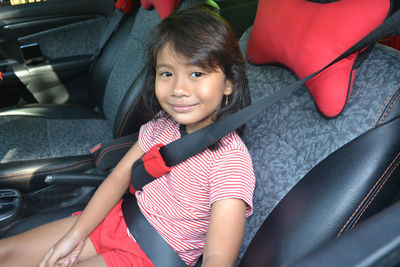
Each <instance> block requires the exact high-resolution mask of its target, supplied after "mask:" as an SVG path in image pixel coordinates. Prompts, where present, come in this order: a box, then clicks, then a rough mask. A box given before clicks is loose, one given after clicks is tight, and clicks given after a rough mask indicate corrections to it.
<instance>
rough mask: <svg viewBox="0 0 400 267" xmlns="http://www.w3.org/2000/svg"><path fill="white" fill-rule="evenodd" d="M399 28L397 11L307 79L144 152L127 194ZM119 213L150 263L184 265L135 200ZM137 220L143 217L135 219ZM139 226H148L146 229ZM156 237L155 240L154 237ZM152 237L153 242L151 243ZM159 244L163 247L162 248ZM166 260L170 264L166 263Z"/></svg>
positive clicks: (134, 171)
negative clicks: (159, 250)
mask: <svg viewBox="0 0 400 267" xmlns="http://www.w3.org/2000/svg"><path fill="white" fill-rule="evenodd" d="M399 25H400V11H397V12H396V13H394V14H393V15H392V16H390V17H388V18H387V19H386V20H385V21H384V22H383V23H382V24H381V25H380V26H379V27H377V28H376V29H375V30H373V31H372V32H370V33H369V34H368V35H367V36H365V37H364V38H363V39H361V40H360V41H359V42H357V43H356V44H355V45H353V46H352V47H351V48H349V49H348V50H347V51H345V52H344V53H343V54H342V55H340V56H339V57H338V58H336V59H335V60H333V61H332V62H331V63H329V64H328V65H327V66H326V67H324V68H323V69H321V70H319V71H317V72H314V73H312V74H310V75H308V76H307V77H305V78H303V79H301V80H299V81H297V82H295V83H293V84H291V85H289V86H287V87H285V88H283V89H282V90H280V91H278V92H276V93H274V94H272V95H268V96H265V97H264V98H262V99H261V100H259V101H257V102H255V103H254V104H252V105H250V106H248V107H246V108H244V109H242V110H239V111H238V112H236V113H234V114H232V115H230V116H228V117H225V118H222V119H220V120H218V121H217V122H215V123H213V124H211V125H209V126H207V127H205V128H203V129H200V130H198V131H196V132H194V133H192V134H188V135H185V136H183V137H181V138H180V139H178V140H176V141H174V142H171V143H169V144H168V145H165V146H162V145H157V146H155V147H153V148H152V149H151V150H150V151H148V152H147V153H145V154H144V155H143V156H142V158H141V159H139V160H137V161H136V162H135V163H134V164H133V166H132V177H131V187H130V192H131V193H134V191H135V190H141V189H142V187H143V186H144V185H146V184H147V183H149V182H151V181H153V180H154V179H156V178H158V177H160V176H161V175H163V174H165V173H167V172H169V170H170V169H171V167H172V166H174V165H176V164H178V163H180V162H182V161H184V160H185V159H187V158H189V157H191V156H192V155H195V154H196V153H199V152H201V151H202V150H204V149H205V148H207V147H208V146H210V145H212V144H215V143H216V142H218V140H219V139H221V138H222V137H224V136H225V135H226V134H228V133H230V132H232V131H233V130H235V129H237V128H239V127H240V126H242V125H243V124H245V123H246V122H247V121H249V120H250V119H252V118H253V117H255V116H256V115H258V114H260V113H261V112H262V111H264V110H265V109H267V108H268V107H270V106H271V105H272V104H274V103H276V102H277V101H279V100H281V99H282V98H283V97H284V96H286V95H288V94H289V93H292V92H294V91H296V90H298V89H299V88H300V87H301V86H302V85H303V84H304V83H305V82H307V81H308V80H310V79H311V78H313V77H314V76H316V75H317V74H319V73H320V72H322V71H323V70H325V69H327V68H328V67H330V66H331V65H333V64H335V63H336V62H338V61H340V60H342V59H344V58H346V57H348V56H349V55H351V54H353V53H355V52H357V51H362V50H365V47H368V46H370V45H371V44H374V43H375V42H377V41H378V40H379V39H380V38H381V37H383V36H387V35H390V34H391V33H392V32H393V29H396V28H395V27H398V26H399ZM189 144H190V145H189ZM122 212H123V215H124V218H125V221H126V224H127V226H128V228H129V231H130V232H131V233H132V235H133V236H134V237H135V239H136V241H137V242H138V244H139V245H140V247H141V248H142V249H143V251H144V252H145V253H146V254H147V255H148V256H149V258H150V259H151V260H152V261H153V263H155V264H156V265H157V266H158V265H159V264H160V266H185V265H181V264H184V263H183V261H182V260H181V259H180V257H179V256H178V255H177V254H176V253H175V252H174V250H173V249H172V248H171V247H170V246H169V245H168V244H167V242H166V241H165V240H164V239H163V238H162V237H161V236H160V235H158V233H157V231H156V230H155V229H154V228H153V227H152V226H151V225H150V223H149V222H148V221H147V219H145V217H144V216H143V214H142V213H141V212H140V210H138V208H137V203H136V198H135V197H133V196H129V197H127V198H125V200H124V202H123V203H122ZM132 213H135V214H132ZM136 213H137V214H136ZM139 217H142V218H141V219H138V218H139ZM137 220H138V221H139V220H140V223H138V222H137ZM138 224H140V225H138ZM142 224H147V226H144V225H142ZM145 229H146V230H145ZM145 231H146V232H145ZM157 235H158V237H154V236H157ZM150 236H151V237H150ZM153 237H154V238H155V240H156V241H153V240H151V238H153ZM162 243H164V244H163V245H162ZM156 246H160V247H163V248H165V252H156V253H153V251H155V247H156ZM168 251H169V252H168ZM166 253H172V254H174V255H175V256H176V257H174V256H173V255H168V256H167V255H166ZM167 260H171V261H170V262H168V261H167Z"/></svg>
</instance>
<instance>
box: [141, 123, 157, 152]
mask: <svg viewBox="0 0 400 267" xmlns="http://www.w3.org/2000/svg"><path fill="white" fill-rule="evenodd" d="M155 124H156V122H155V121H154V120H151V121H149V122H147V123H146V124H143V125H142V126H141V127H140V130H139V139H138V140H139V145H140V148H141V149H142V150H143V151H144V152H147V151H149V150H150V148H152V144H153V136H154V130H155Z"/></svg>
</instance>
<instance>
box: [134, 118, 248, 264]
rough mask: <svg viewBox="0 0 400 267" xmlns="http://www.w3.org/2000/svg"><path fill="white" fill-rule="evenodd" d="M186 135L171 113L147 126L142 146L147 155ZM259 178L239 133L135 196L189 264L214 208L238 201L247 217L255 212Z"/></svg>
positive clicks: (198, 252) (196, 255) (199, 247)
mask: <svg viewBox="0 0 400 267" xmlns="http://www.w3.org/2000/svg"><path fill="white" fill-rule="evenodd" d="M180 137H181V134H180V131H179V125H178V124H177V123H176V122H175V121H174V120H173V119H171V118H170V117H169V116H168V115H163V113H161V117H160V118H158V119H156V120H152V121H150V122H148V123H147V124H145V125H143V126H142V128H141V129H140V133H139V144H140V146H141V148H142V149H143V151H144V152H147V151H148V150H150V149H151V148H152V147H153V146H154V145H156V144H164V145H166V144H168V143H170V142H172V141H174V140H176V139H179V138H180ZM254 185H255V177H254V172H253V166H252V163H251V158H250V155H249V153H248V151H247V148H246V146H245V145H244V143H243V141H242V140H241V139H240V137H239V136H238V135H237V133H236V132H232V133H230V134H228V135H226V136H225V137H224V138H222V139H221V140H220V142H219V146H218V148H217V149H215V150H211V149H208V148H207V149H205V150H204V151H203V152H201V153H199V154H197V155H194V156H192V157H190V158H189V159H187V160H185V161H183V162H181V163H179V164H177V165H176V166H174V167H173V168H172V170H171V171H170V172H169V173H167V174H165V175H163V176H161V177H160V178H158V179H156V180H154V181H152V182H150V183H148V184H147V185H145V186H144V187H143V190H142V191H137V192H136V198H137V201H138V205H139V207H140V210H141V211H142V213H143V214H144V216H145V217H146V218H147V220H148V221H149V222H150V224H152V226H153V227H154V228H155V229H156V230H157V231H158V233H159V234H160V235H161V236H162V237H163V238H164V239H165V240H166V241H167V242H168V243H169V245H170V246H171V247H172V248H173V249H174V250H175V251H176V252H177V253H178V255H179V256H180V257H181V258H182V259H183V261H185V263H186V264H188V265H189V266H193V265H194V264H195V263H196V262H197V260H198V258H199V256H200V255H201V254H202V253H203V249H204V245H205V240H206V234H207V228H208V223H209V220H210V215H211V204H212V203H214V202H215V201H217V200H221V199H227V198H239V199H242V200H243V201H245V202H246V204H247V209H246V216H250V214H251V213H252V210H253V205H252V199H253V191H254Z"/></svg>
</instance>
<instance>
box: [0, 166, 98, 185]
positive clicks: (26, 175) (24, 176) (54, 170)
mask: <svg viewBox="0 0 400 267" xmlns="http://www.w3.org/2000/svg"><path fill="white" fill-rule="evenodd" d="M89 164H91V162H85V163H81V164H78V165H76V166H72V167H69V168H67V167H63V168H60V169H53V170H52V169H48V170H45V171H40V173H37V174H48V173H53V172H59V171H65V170H70V169H74V168H76V167H80V166H84V165H89ZM32 175H33V172H32V173H29V174H25V175H23V176H14V177H7V178H6V179H2V180H1V181H9V180H12V179H14V178H26V177H30V176H32Z"/></svg>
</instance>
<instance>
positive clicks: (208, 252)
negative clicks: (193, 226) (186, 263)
mask: <svg viewBox="0 0 400 267" xmlns="http://www.w3.org/2000/svg"><path fill="white" fill-rule="evenodd" d="M245 221H246V203H245V202H244V201H243V200H241V199H236V198H229V199H223V200H219V201H216V202H214V203H213V204H212V206H211V219H210V223H209V225H208V231H207V239H206V245H205V248H204V253H203V264H202V266H204V267H205V266H234V264H235V262H236V259H237V256H238V254H239V250H240V246H241V244H242V239H243V234H244V227H245Z"/></svg>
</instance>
